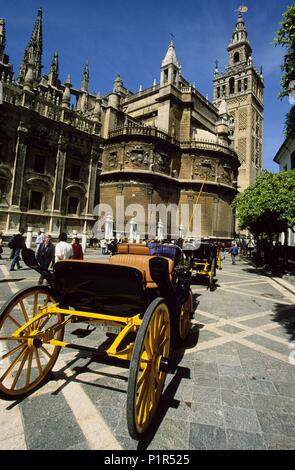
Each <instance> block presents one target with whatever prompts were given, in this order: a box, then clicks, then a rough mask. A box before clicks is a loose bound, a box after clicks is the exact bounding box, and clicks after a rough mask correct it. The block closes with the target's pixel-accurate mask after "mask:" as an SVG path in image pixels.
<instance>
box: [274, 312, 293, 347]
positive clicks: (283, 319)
mask: <svg viewBox="0 0 295 470" xmlns="http://www.w3.org/2000/svg"><path fill="white" fill-rule="evenodd" d="M273 315H274V316H273V319H272V320H273V321H274V322H277V323H279V324H280V325H281V326H283V327H284V329H285V331H286V334H287V335H288V339H289V340H290V341H294V340H295V305H281V304H276V305H275V306H274V308H273Z"/></svg>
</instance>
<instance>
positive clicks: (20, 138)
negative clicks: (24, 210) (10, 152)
mask: <svg viewBox="0 0 295 470" xmlns="http://www.w3.org/2000/svg"><path fill="white" fill-rule="evenodd" d="M28 135H29V130H28V129H27V128H26V127H25V126H24V123H23V122H22V121H20V123H19V126H18V128H17V142H16V149H15V159H14V166H13V176H12V183H11V194H10V205H11V206H12V209H18V210H20V205H21V199H22V191H23V184H24V171H25V163H26V155H27V142H28Z"/></svg>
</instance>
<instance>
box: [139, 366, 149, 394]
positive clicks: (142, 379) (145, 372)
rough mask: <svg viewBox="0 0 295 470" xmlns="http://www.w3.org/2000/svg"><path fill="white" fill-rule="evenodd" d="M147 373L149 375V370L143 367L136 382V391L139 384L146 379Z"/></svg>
mask: <svg viewBox="0 0 295 470" xmlns="http://www.w3.org/2000/svg"><path fill="white" fill-rule="evenodd" d="M148 373H149V368H148V367H147V366H145V368H144V369H143V371H142V373H141V376H140V377H139V379H138V381H137V387H138V389H139V387H140V386H141V384H142V383H143V381H144V380H145V379H146V378H147V376H148Z"/></svg>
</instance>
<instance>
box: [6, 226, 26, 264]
mask: <svg viewBox="0 0 295 470" xmlns="http://www.w3.org/2000/svg"><path fill="white" fill-rule="evenodd" d="M24 233H25V231H24V230H20V231H19V233H18V234H16V235H14V237H13V238H12V240H10V242H9V244H8V246H9V248H11V249H12V250H13V251H12V262H11V266H10V271H14V270H15V269H14V268H15V265H17V269H21V265H20V264H19V256H20V251H21V250H22V249H23V248H26V244H25V240H24V237H23V234H24Z"/></svg>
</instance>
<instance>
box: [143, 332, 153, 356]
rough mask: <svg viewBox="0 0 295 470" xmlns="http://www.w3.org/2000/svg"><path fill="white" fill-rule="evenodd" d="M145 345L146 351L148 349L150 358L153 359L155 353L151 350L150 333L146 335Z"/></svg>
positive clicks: (147, 352)
mask: <svg viewBox="0 0 295 470" xmlns="http://www.w3.org/2000/svg"><path fill="white" fill-rule="evenodd" d="M144 347H145V351H146V354H147V357H148V359H151V358H152V356H153V354H152V351H151V347H150V343H149V337H148V335H146V337H145V338H144Z"/></svg>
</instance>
